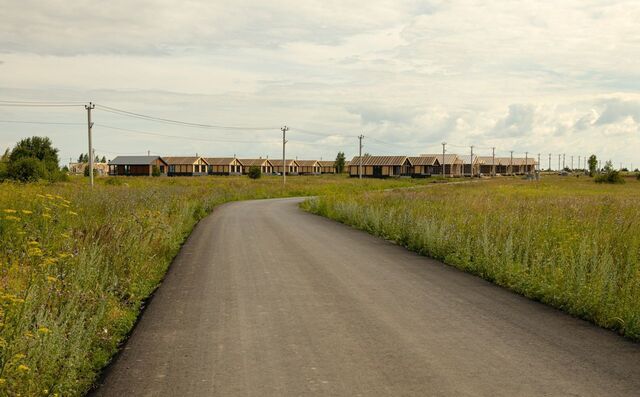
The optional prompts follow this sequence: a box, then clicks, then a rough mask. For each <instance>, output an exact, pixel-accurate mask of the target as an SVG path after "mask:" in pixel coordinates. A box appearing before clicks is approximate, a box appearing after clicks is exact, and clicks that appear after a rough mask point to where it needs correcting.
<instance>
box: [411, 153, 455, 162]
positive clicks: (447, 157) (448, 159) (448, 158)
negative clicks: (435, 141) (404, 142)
mask: <svg viewBox="0 0 640 397" xmlns="http://www.w3.org/2000/svg"><path fill="white" fill-rule="evenodd" d="M420 157H435V158H437V159H438V162H439V163H440V164H442V153H429V154H421V155H420ZM444 163H445V164H462V160H461V159H460V156H458V155H457V154H454V153H446V154H445V155H444Z"/></svg>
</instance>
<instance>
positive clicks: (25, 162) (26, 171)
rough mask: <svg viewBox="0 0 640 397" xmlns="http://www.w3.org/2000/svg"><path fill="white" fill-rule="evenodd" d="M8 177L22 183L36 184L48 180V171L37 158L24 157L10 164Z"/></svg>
mask: <svg viewBox="0 0 640 397" xmlns="http://www.w3.org/2000/svg"><path fill="white" fill-rule="evenodd" d="M7 177H8V178H11V179H14V180H16V181H20V182H35V181H37V180H38V179H46V178H47V169H46V168H45V165H44V163H43V162H42V161H40V160H38V159H37V158H34V157H22V158H19V159H17V160H14V161H11V162H10V163H9V164H8V166H7Z"/></svg>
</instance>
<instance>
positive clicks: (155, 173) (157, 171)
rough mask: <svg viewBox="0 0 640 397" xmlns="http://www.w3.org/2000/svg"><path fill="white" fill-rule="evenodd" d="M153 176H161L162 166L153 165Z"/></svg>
mask: <svg viewBox="0 0 640 397" xmlns="http://www.w3.org/2000/svg"><path fill="white" fill-rule="evenodd" d="M151 176H160V167H158V166H157V165H154V166H152V167H151Z"/></svg>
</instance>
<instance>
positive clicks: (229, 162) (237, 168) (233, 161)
mask: <svg viewBox="0 0 640 397" xmlns="http://www.w3.org/2000/svg"><path fill="white" fill-rule="evenodd" d="M205 161H206V162H207V164H208V165H209V167H208V168H207V171H208V173H209V175H242V162H241V161H240V160H238V159H237V158H235V157H207V158H205Z"/></svg>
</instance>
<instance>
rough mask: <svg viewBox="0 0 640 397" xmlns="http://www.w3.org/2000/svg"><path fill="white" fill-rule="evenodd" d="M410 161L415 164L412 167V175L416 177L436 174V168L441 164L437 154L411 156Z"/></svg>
mask: <svg viewBox="0 0 640 397" xmlns="http://www.w3.org/2000/svg"><path fill="white" fill-rule="evenodd" d="M409 161H410V162H411V165H412V166H413V168H412V169H411V176H413V177H414V178H424V177H430V176H431V175H433V174H434V170H436V168H437V167H439V166H440V162H439V161H438V158H437V157H435V156H431V157H427V156H418V157H409Z"/></svg>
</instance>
